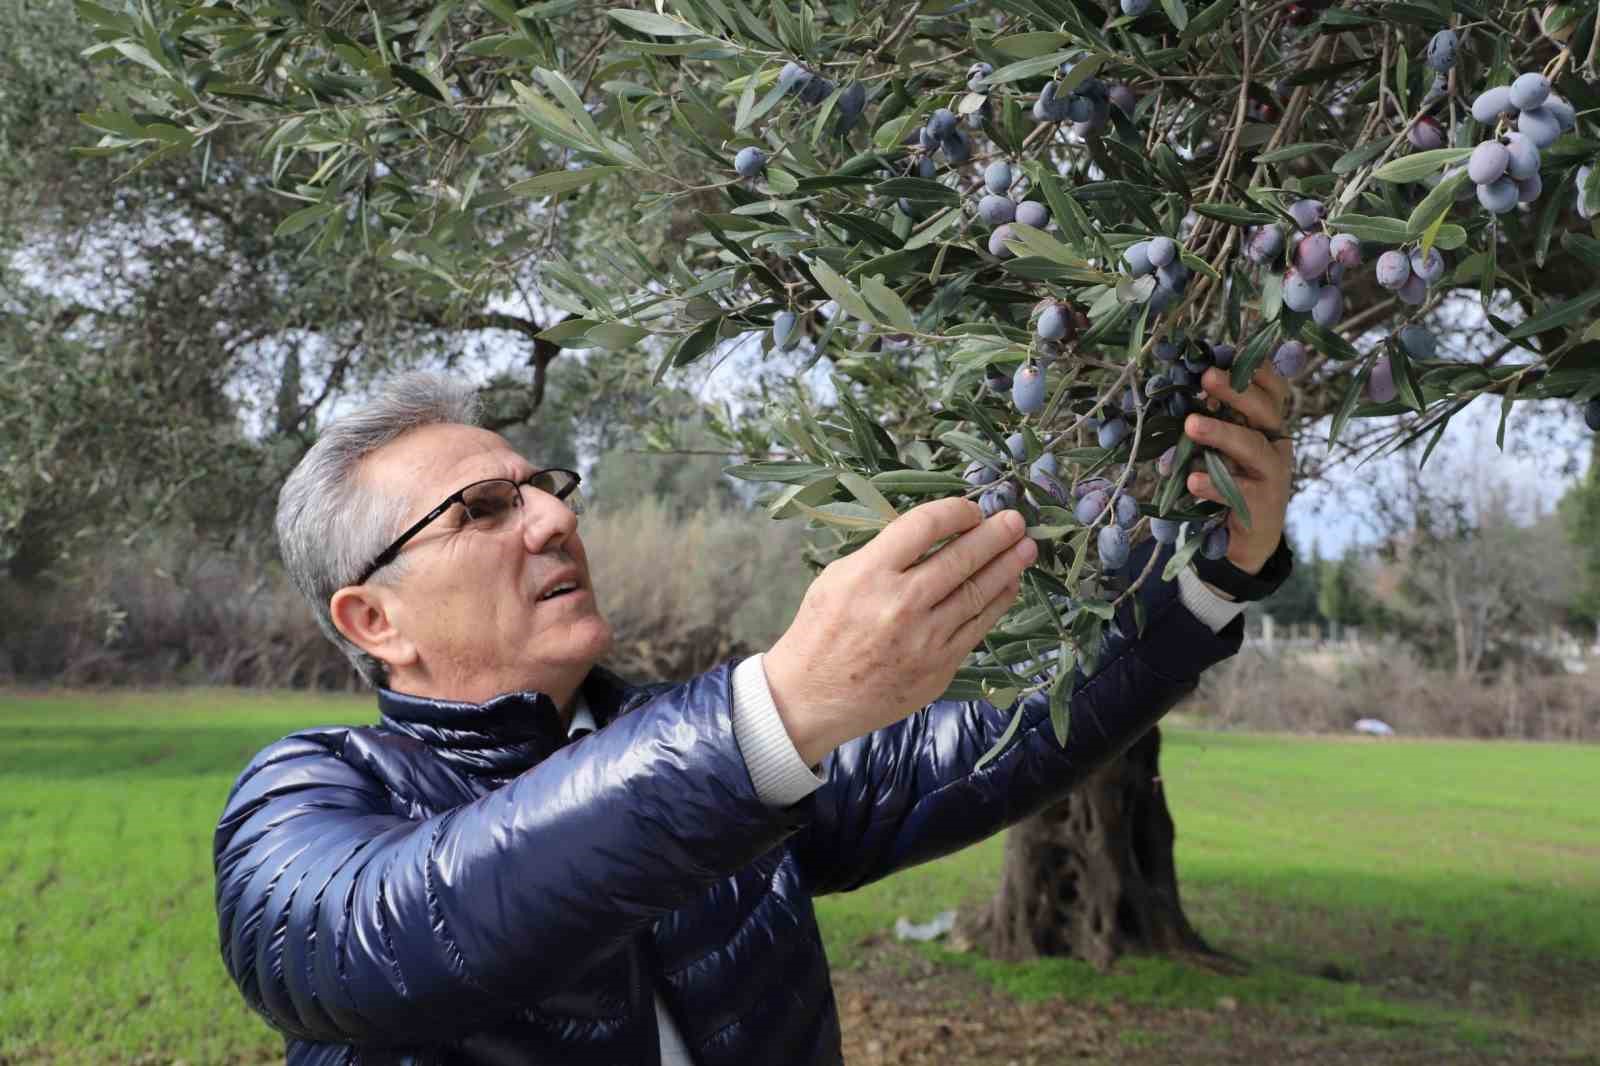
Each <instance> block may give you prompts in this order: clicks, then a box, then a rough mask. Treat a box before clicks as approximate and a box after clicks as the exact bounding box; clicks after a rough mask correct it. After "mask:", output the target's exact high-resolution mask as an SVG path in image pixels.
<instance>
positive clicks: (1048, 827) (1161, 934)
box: [961, 729, 1217, 969]
mask: <svg viewBox="0 0 1600 1066" xmlns="http://www.w3.org/2000/svg"><path fill="white" fill-rule="evenodd" d="M1160 755H1161V733H1160V730H1159V729H1151V730H1150V731H1149V732H1148V733H1146V734H1145V735H1144V736H1143V737H1141V738H1140V739H1139V740H1138V741H1136V742H1135V743H1134V745H1133V746H1132V747H1131V748H1129V749H1128V751H1127V752H1126V753H1125V754H1124V755H1122V756H1121V757H1120V758H1118V759H1115V760H1113V761H1112V762H1110V763H1108V764H1107V765H1105V766H1103V767H1101V768H1100V769H1099V770H1097V771H1095V772H1094V773H1093V774H1091V775H1090V776H1089V777H1088V778H1087V779H1086V780H1085V781H1084V782H1083V784H1081V785H1080V786H1079V787H1078V788H1076V789H1074V790H1073V792H1072V794H1071V795H1069V796H1068V797H1067V798H1066V799H1065V800H1063V801H1062V802H1061V803H1059V804H1057V805H1056V806H1055V807H1052V808H1049V809H1048V810H1045V811H1042V812H1041V813H1039V814H1037V815H1035V816H1033V817H1032V818H1029V819H1027V820H1025V821H1023V822H1020V823H1018V824H1017V825H1016V826H1014V827H1012V829H1011V831H1010V833H1009V835H1008V836H1007V838H1006V857H1005V868H1004V869H1003V871H1002V872H1001V875H1000V887H999V890H998V891H997V892H996V893H995V896H994V898H993V899H992V900H991V901H990V902H989V903H988V904H987V905H986V906H984V907H983V908H981V909H980V910H979V912H978V913H976V914H975V915H973V916H971V918H970V919H969V920H968V921H966V922H965V923H964V928H963V929H962V930H961V934H962V936H963V937H964V938H965V939H966V940H967V941H969V942H970V943H972V944H973V945H974V946H975V947H977V948H978V949H979V950H981V951H983V952H984V953H986V954H988V955H991V956H993V957H995V958H1000V959H1005V960H1008V961H1018V960H1022V959H1031V958H1036V957H1039V956H1042V955H1065V956H1071V957H1074V958H1079V959H1083V960H1085V961H1087V962H1089V963H1091V964H1092V965H1094V966H1095V967H1097V968H1099V969H1105V968H1106V967H1108V966H1110V965H1111V963H1112V962H1113V961H1114V960H1116V958H1117V957H1118V956H1120V955H1122V954H1124V953H1130V952H1131V953H1143V954H1198V955H1207V956H1216V954H1217V953H1215V952H1213V950H1212V949H1211V948H1210V946H1209V945H1207V944H1206V942H1205V941H1204V940H1203V939H1202V938H1201V936H1200V934H1199V933H1197V932H1195V930H1194V928H1193V927H1192V926H1191V925H1190V924H1189V920H1188V918H1187V917H1185V916H1184V913H1183V906H1182V904H1181V903H1180V901H1179V899H1178V872H1177V867H1176V866H1175V865H1174V863H1173V859H1172V844H1173V840H1174V838H1175V833H1174V827H1173V823H1172V815H1171V814H1170V813H1169V812H1168V810H1167V800H1166V795H1165V793H1164V791H1163V790H1162V787H1161V774H1160Z"/></svg>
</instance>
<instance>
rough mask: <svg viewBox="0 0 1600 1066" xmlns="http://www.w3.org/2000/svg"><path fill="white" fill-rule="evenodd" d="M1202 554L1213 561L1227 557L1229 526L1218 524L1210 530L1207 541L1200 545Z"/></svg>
mask: <svg viewBox="0 0 1600 1066" xmlns="http://www.w3.org/2000/svg"><path fill="white" fill-rule="evenodd" d="M1200 554H1201V555H1204V556H1205V557H1206V558H1207V559H1210V560H1212V561H1216V560H1217V559H1222V558H1225V557H1226V556H1227V554H1228V527H1227V526H1217V527H1216V528H1215V529H1213V530H1211V531H1210V532H1208V533H1207V534H1206V539H1205V542H1204V543H1203V544H1201V545H1200Z"/></svg>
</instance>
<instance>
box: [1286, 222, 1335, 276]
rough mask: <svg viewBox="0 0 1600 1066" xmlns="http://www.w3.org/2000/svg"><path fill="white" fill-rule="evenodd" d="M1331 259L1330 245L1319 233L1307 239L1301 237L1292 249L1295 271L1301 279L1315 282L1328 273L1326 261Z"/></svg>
mask: <svg viewBox="0 0 1600 1066" xmlns="http://www.w3.org/2000/svg"><path fill="white" fill-rule="evenodd" d="M1330 258H1332V251H1331V244H1330V242H1329V240H1328V238H1327V237H1326V236H1325V235H1323V234H1321V233H1313V234H1311V235H1310V236H1309V237H1302V238H1301V239H1300V243H1299V244H1297V245H1295V248H1294V265H1295V269H1297V270H1299V271H1300V274H1301V275H1302V276H1303V277H1306V278H1310V279H1312V280H1315V279H1317V278H1320V277H1322V276H1323V275H1324V274H1326V273H1327V272H1328V261H1329V259H1330Z"/></svg>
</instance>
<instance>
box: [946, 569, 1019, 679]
mask: <svg viewBox="0 0 1600 1066" xmlns="http://www.w3.org/2000/svg"><path fill="white" fill-rule="evenodd" d="M1021 591H1022V579H1021V578H1020V577H1018V578H1013V579H1012V580H1011V582H1010V583H1009V584H1007V585H1006V586H1005V587H1004V588H1002V589H1001V590H1000V592H999V594H998V595H997V596H995V598H994V599H992V600H990V601H989V603H988V604H987V605H986V606H985V607H984V608H983V610H982V611H981V612H980V613H979V614H978V615H977V616H976V617H975V618H969V619H968V620H967V621H966V622H965V623H963V624H962V625H961V626H960V627H959V628H957V629H956V631H955V633H954V634H953V635H952V636H951V637H950V644H949V649H950V652H951V654H952V655H953V656H955V657H956V658H958V659H959V658H962V657H964V656H965V655H966V654H967V653H968V652H970V651H971V650H972V649H973V648H976V647H977V646H978V645H979V644H981V643H982V642H983V638H984V637H986V636H988V635H989V631H990V630H991V629H993V628H994V627H995V626H996V625H997V624H998V623H999V621H1000V619H1001V618H1003V617H1004V616H1005V613H1006V612H1007V611H1009V610H1011V605H1012V604H1014V603H1016V602H1017V593H1019V592H1021Z"/></svg>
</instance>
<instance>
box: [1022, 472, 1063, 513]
mask: <svg viewBox="0 0 1600 1066" xmlns="http://www.w3.org/2000/svg"><path fill="white" fill-rule="evenodd" d="M1030 476H1031V479H1032V481H1033V482H1034V484H1036V485H1038V486H1039V487H1040V488H1042V489H1044V492H1042V493H1039V492H1033V491H1031V490H1030V491H1029V493H1028V499H1030V500H1032V501H1033V502H1034V505H1035V506H1038V507H1060V506H1062V505H1064V504H1065V503H1066V502H1067V489H1066V486H1064V485H1062V484H1061V482H1059V481H1057V480H1056V476H1055V475H1054V474H1050V473H1046V472H1045V471H1043V470H1040V471H1036V472H1030Z"/></svg>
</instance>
